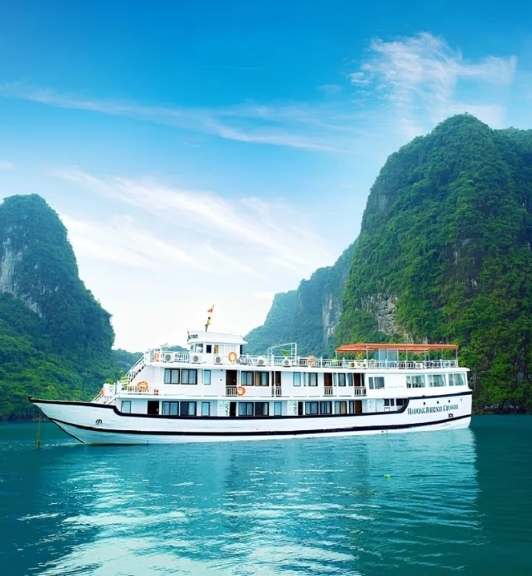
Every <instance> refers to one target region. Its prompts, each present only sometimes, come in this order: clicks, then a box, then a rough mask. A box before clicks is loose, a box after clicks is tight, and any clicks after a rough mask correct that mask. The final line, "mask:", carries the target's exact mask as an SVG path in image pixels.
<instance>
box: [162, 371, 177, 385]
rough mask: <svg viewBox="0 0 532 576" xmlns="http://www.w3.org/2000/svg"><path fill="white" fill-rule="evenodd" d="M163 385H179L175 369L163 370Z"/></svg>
mask: <svg viewBox="0 0 532 576" xmlns="http://www.w3.org/2000/svg"><path fill="white" fill-rule="evenodd" d="M164 383H165V384H179V370H177V369H175V368H165V369H164Z"/></svg>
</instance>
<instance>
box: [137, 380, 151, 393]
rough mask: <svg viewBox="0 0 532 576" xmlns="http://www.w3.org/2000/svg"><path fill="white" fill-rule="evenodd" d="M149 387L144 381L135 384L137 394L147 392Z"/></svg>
mask: <svg viewBox="0 0 532 576" xmlns="http://www.w3.org/2000/svg"><path fill="white" fill-rule="evenodd" d="M149 387H150V386H149V384H148V383H147V382H146V380H141V381H140V382H137V390H138V391H139V392H147V391H148V388H149Z"/></svg>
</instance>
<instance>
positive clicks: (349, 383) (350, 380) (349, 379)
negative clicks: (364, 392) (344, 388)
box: [346, 373, 353, 386]
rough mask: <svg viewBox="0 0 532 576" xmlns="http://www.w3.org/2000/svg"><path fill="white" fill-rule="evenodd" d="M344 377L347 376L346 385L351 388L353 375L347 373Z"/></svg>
mask: <svg viewBox="0 0 532 576" xmlns="http://www.w3.org/2000/svg"><path fill="white" fill-rule="evenodd" d="M346 376H347V385H348V386H353V374H351V373H348V374H346Z"/></svg>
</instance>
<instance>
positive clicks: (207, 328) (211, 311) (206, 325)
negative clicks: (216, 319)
mask: <svg viewBox="0 0 532 576" xmlns="http://www.w3.org/2000/svg"><path fill="white" fill-rule="evenodd" d="M213 312H214V304H213V305H212V306H211V307H210V308H209V309H208V310H207V314H208V316H207V322H206V323H205V332H207V331H208V330H209V326H210V325H211V315H212V313H213Z"/></svg>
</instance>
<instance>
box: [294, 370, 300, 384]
mask: <svg viewBox="0 0 532 576" xmlns="http://www.w3.org/2000/svg"><path fill="white" fill-rule="evenodd" d="M294 386H301V372H294Z"/></svg>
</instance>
